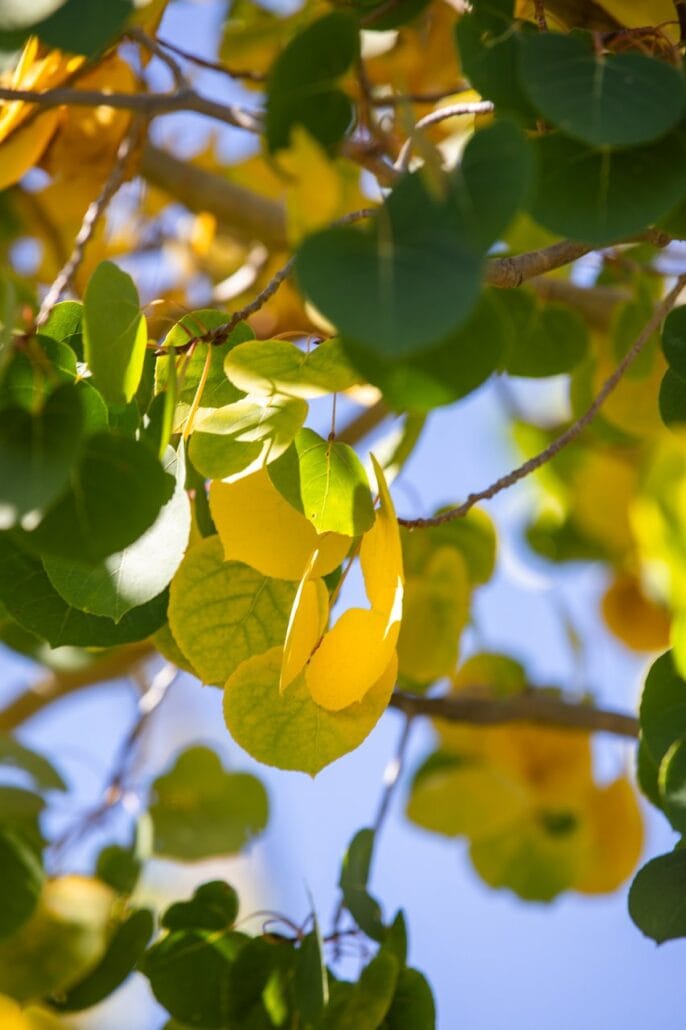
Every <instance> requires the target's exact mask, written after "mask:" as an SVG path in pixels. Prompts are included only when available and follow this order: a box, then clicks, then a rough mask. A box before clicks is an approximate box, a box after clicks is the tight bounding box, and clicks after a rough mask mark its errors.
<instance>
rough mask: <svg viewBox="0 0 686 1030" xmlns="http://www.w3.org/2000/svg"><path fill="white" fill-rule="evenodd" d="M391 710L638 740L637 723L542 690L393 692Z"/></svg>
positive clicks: (476, 722)
mask: <svg viewBox="0 0 686 1030" xmlns="http://www.w3.org/2000/svg"><path fill="white" fill-rule="evenodd" d="M390 707H391V708H396V709H398V711H400V712H403V713H404V715H406V716H408V717H413V716H419V715H426V716H430V717H431V718H432V719H446V720H448V721H449V722H463V723H467V724H470V725H478V726H497V725H502V724H503V723H511V722H526V723H534V724H535V725H537V726H555V727H558V728H560V729H567V730H586V731H588V732H595V733H612V734H614V735H615V736H619V737H630V738H632V739H635V738H636V737H638V731H639V724H638V719H636V718H634V716H633V715H627V714H625V713H623V712H614V711H609V710H608V709H605V708H594V707H593V705H589V704H584V703H579V702H572V701H565V700H563V699H562V698H556V697H550V695H548V694H546V693H544V692H543V691H542V690H536V689H532V690H528V691H525V692H524V693H523V694H515V695H514V696H513V697H505V698H493V697H474V696H471V697H470V696H469V695H467V694H465V695H463V696H460V695H454V696H451V697H422V696H421V695H419V694H405V693H402V692H401V691H395V693H394V694H393V695H392V697H391V700H390Z"/></svg>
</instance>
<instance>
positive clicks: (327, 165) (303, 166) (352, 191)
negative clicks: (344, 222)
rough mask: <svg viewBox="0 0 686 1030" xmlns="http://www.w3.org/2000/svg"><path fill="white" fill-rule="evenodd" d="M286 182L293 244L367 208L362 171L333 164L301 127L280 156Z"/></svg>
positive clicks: (340, 162) (345, 163)
mask: <svg viewBox="0 0 686 1030" xmlns="http://www.w3.org/2000/svg"><path fill="white" fill-rule="evenodd" d="M279 167H280V168H282V169H283V170H284V171H285V173H286V176H285V182H286V231H287V233H288V239H289V241H290V242H291V243H292V244H297V243H299V242H300V240H301V239H302V238H303V237H304V236H307V234H308V233H312V232H314V231H315V230H316V229H321V228H322V226H325V225H328V223H329V222H332V221H333V220H334V219H335V218H339V217H340V216H341V215H343V214H346V213H347V212H348V211H355V210H356V209H359V208H361V207H363V206H364V203H365V198H364V197H363V195H362V193H361V191H360V188H359V179H360V170H359V168H357V167H356V166H355V165H353V164H352V163H351V162H349V161H344V160H342V159H340V158H339V159H338V160H336V161H332V160H331V159H330V158H329V157H328V156H327V154H326V151H325V150H324V148H323V147H321V146H320V145H319V143H317V141H316V140H315V139H313V138H312V136H310V134H309V133H308V132H307V131H306V130H305V129H303V128H301V127H300V126H295V127H294V128H293V129H292V130H291V143H290V146H289V147H288V149H287V150H283V151H281V152H280V154H279Z"/></svg>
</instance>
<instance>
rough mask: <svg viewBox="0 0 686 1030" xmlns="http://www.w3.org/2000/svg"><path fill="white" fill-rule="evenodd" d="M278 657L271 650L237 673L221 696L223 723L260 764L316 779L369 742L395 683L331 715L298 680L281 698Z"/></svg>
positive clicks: (375, 689) (278, 651)
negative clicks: (338, 759)
mask: <svg viewBox="0 0 686 1030" xmlns="http://www.w3.org/2000/svg"><path fill="white" fill-rule="evenodd" d="M282 654H283V652H282V648H281V647H275V648H272V650H271V651H267V652H266V653H265V654H261V655H256V656H254V657H252V658H248V659H247V661H244V662H243V663H242V664H241V665H240V666H239V667H238V668H237V669H236V671H235V672H234V673H233V675H232V676H231V677H230V678H229V680H228V681H227V683H226V687H225V691H224V718H225V719H226V724H227V726H228V728H229V733H230V734H231V736H232V737H233V738H234V740H235V741H236V743H237V744H240V746H241V747H242V748H244V749H245V750H246V751H247V752H248V754H250V755H252V757H253V758H256V759H257V761H258V762H264V764H265V765H274V766H277V768H279V769H297V770H300V771H301V772H306V773H309V774H310V775H311V776H314V775H316V773H318V772H319V771H320V770H321V769H323V768H324V766H326V765H329V763H330V762H333V761H335V760H336V759H337V758H340V757H341V755H344V754H347V752H348V751H352V750H354V748H356V747H358V746H359V745H360V744H361V743H362V741H363V740H364V739H365V737H367V736H368V734H369V733H370V732H371V731H372V729H373V728H374V726H375V725H376V723H377V722H378V721H379V719H380V718H381V716H382V714H383V712H384V711H385V709H386V706H387V705H388V699H389V697H390V694H391V690H392V687H393V682H392V681H391V682H390V683H389V682H384V681H382V680H379V682H378V683H377V684H375V685H374V686H373V687H372V688H371V690H369V691H368V692H367V693H366V694H365V696H364V697H363V699H362V700H361V701H359V702H357V703H355V704H352V705H350V706H349V707H348V708H344V709H342V710H341V711H339V712H330V711H327V710H326V709H325V708H320V707H319V705H317V704H315V702H314V701H313V700H312V697H311V696H310V692H309V690H308V689H307V686H306V685H305V678H304V676H302V675H301V676H299V677H298V678H297V679H296V680H295V681H294V682H293V683H292V684H291V685H290V686H289V687H288V689H287V690H286V691H285V692H284V693H283V694H281V693H280V692H279V679H280V676H281V665H282Z"/></svg>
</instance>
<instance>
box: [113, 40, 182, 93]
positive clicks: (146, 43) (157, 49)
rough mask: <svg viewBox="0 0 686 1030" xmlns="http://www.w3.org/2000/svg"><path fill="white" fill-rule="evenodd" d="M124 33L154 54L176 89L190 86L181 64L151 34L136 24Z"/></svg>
mask: <svg viewBox="0 0 686 1030" xmlns="http://www.w3.org/2000/svg"><path fill="white" fill-rule="evenodd" d="M126 35H127V36H128V37H129V39H133V40H134V41H135V42H136V43H140V45H141V46H142V47H145V49H146V50H149V51H150V53H151V54H154V55H155V57H156V58H157V59H158V60H159V61H161V62H162V64H164V65H165V66H166V67H167V68H168V69H169V71H170V73H171V77H172V79H173V80H174V85H175V86H176V88H177V90H181V91H182V90H184V89H189V88H190V83H189V82H188V79H187V78H186V76H185V75H184V73H183V71H182V69H181V66H180V65H179V64H178V62H177V61H175V60H174V58H173V57H172V56H171V54H168V53H167V51H166V50H165V49H164V48H163V47H162V46H161V45H160V43H159V41H158V40H156V39H155V38H154V37H153V36H149V35H148V33H147V32H144V31H143V29H141V28H139V27H138V26H136V25H134V26H133V28H130V29H128V31H127V33H126Z"/></svg>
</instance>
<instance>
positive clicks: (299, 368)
mask: <svg viewBox="0 0 686 1030" xmlns="http://www.w3.org/2000/svg"><path fill="white" fill-rule="evenodd" d="M224 371H225V372H226V374H227V376H228V377H229V379H230V380H231V382H232V383H233V384H234V386H237V387H238V388H239V389H240V390H244V391H245V392H246V393H250V394H253V395H254V394H264V395H265V396H267V397H269V396H271V394H273V393H284V394H288V395H289V396H290V397H302V398H304V399H305V400H309V399H310V398H311V397H321V396H324V395H326V394H328V393H338V392H340V391H343V390H348V389H349V388H350V387H351V386H355V385H356V384H357V383H359V382H360V377H359V375H357V373H356V372H355V370H354V369H353V368H352V367H351V365H350V364H349V363H348V360H347V358H346V355H345V351H344V347H343V344H342V343H341V341H340V340H338V339H331V340H324V341H322V343H320V344H318V346H316V347H311V349H310V350H307V351H305V350H301V349H300V348H299V347H296V345H295V344H294V343H290V342H289V341H288V340H256V341H255V342H254V343H246V344H240V345H239V346H238V347H234V348H233V350H232V351H231V353H230V354H228V355H227V357H226V360H225V362H224Z"/></svg>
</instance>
